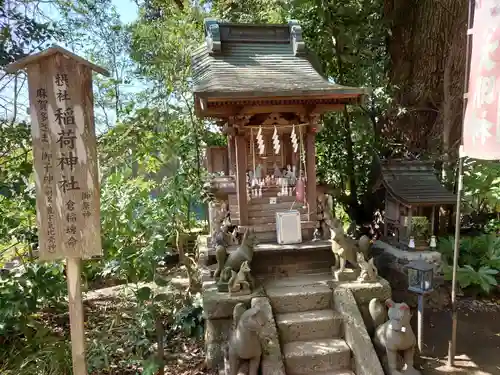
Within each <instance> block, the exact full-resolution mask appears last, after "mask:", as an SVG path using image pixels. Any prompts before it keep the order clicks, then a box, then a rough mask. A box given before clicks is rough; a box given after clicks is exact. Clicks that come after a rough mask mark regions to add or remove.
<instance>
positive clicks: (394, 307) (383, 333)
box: [368, 298, 420, 375]
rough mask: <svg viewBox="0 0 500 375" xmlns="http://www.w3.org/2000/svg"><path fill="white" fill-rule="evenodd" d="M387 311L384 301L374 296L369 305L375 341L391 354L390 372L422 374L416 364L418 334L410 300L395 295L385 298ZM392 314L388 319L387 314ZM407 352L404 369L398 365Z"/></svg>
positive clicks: (377, 347)
mask: <svg viewBox="0 0 500 375" xmlns="http://www.w3.org/2000/svg"><path fill="white" fill-rule="evenodd" d="M385 306H386V307H387V312H386V310H385V307H384V306H383V304H382V302H380V301H379V300H378V299H377V298H373V299H372V300H371V301H370V304H369V306H368V308H369V311H370V316H371V318H372V319H373V323H374V326H375V333H374V335H373V344H374V346H375V349H377V351H378V352H379V353H385V354H386V355H387V370H386V373H387V374H389V375H400V374H408V375H410V374H411V375H420V371H418V370H416V369H415V367H414V366H413V356H414V354H415V344H416V341H417V340H416V338H415V334H414V333H413V330H412V328H411V326H410V319H411V312H410V308H409V306H408V305H407V304H406V303H395V302H394V301H392V300H391V299H388V300H387V301H386V302H385ZM387 316H388V318H389V319H388V320H387V321H385V320H386V317H387ZM399 353H401V354H402V355H403V360H404V363H405V364H406V369H405V370H404V371H403V372H401V369H400V368H399V367H400V366H398V363H400V362H401V361H400V360H401V358H400V357H399Z"/></svg>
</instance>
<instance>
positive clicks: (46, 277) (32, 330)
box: [0, 263, 67, 340]
mask: <svg viewBox="0 0 500 375" xmlns="http://www.w3.org/2000/svg"><path fill="white" fill-rule="evenodd" d="M66 296H67V288H66V282H65V277H64V274H63V265H62V264H60V263H52V264H38V263H27V264H26V265H24V266H20V267H18V268H15V269H13V270H11V271H10V272H6V273H4V274H3V275H0V337H2V336H3V337H6V338H7V337H12V336H13V335H14V336H15V335H22V336H23V337H24V338H25V339H26V340H30V339H31V338H32V337H33V336H40V335H42V336H43V335H45V334H46V333H47V332H46V331H44V329H43V328H42V327H41V326H40V325H38V324H37V323H36V321H35V319H34V318H35V315H36V314H39V313H40V312H41V311H43V310H44V309H46V308H64V307H66V303H65V302H66Z"/></svg>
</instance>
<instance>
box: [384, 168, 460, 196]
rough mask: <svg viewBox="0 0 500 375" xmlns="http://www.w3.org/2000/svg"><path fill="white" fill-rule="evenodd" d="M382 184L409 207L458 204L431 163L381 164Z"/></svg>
mask: <svg viewBox="0 0 500 375" xmlns="http://www.w3.org/2000/svg"><path fill="white" fill-rule="evenodd" d="M381 169H382V183H383V184H384V186H385V188H386V189H387V190H388V192H389V194H390V195H392V196H393V197H394V198H396V199H397V200H399V201H400V202H402V203H405V204H407V205H410V206H412V205H417V206H418V205H438V204H456V201H457V197H456V195H455V194H453V193H452V192H450V191H449V190H448V189H446V188H445V187H444V186H443V185H442V184H441V182H440V181H439V180H438V178H437V176H436V173H435V169H434V167H433V163H432V162H425V161H420V160H401V159H397V160H386V161H383V162H382V163H381Z"/></svg>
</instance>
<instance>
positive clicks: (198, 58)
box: [192, 20, 366, 98]
mask: <svg viewBox="0 0 500 375" xmlns="http://www.w3.org/2000/svg"><path fill="white" fill-rule="evenodd" d="M205 33H206V40H207V42H206V43H205V44H204V45H202V46H200V47H199V48H197V49H196V50H195V52H194V53H193V56H192V64H193V65H192V67H193V72H194V85H195V88H194V92H195V94H198V95H200V96H203V97H207V98H209V97H224V96H227V97H270V96H327V95H328V96H332V95H333V96H337V97H339V98H342V97H345V98H347V97H351V98H352V97H355V98H356V97H358V98H359V97H361V96H362V95H363V94H365V93H366V91H365V90H364V89H360V88H354V87H346V86H340V85H336V84H333V83H331V82H329V81H328V80H326V79H325V78H324V77H323V76H322V75H321V74H320V73H318V71H316V70H315V69H314V67H313V65H312V64H311V62H310V60H309V56H308V53H307V50H306V48H305V45H304V42H303V41H302V36H301V29H300V26H299V25H298V24H297V23H295V22H294V21H291V22H290V23H289V25H249V24H230V23H222V22H218V21H214V20H205Z"/></svg>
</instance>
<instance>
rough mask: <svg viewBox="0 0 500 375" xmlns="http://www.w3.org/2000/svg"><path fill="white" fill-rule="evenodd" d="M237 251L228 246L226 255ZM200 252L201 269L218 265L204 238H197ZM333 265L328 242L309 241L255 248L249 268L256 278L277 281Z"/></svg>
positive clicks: (326, 269)
mask: <svg viewBox="0 0 500 375" xmlns="http://www.w3.org/2000/svg"><path fill="white" fill-rule="evenodd" d="M236 248H237V246H230V247H229V248H228V252H229V253H231V252H232V251H234V250H236ZM199 251H200V262H201V263H202V266H205V267H208V268H210V266H213V265H215V264H216V263H217V261H216V259H215V249H214V248H213V247H210V246H208V244H207V240H206V238H201V239H200V241H199ZM333 264H334V258H333V255H332V251H331V243H330V241H308V242H303V243H300V244H293V245H279V244H276V243H274V244H273V243H263V244H259V245H257V246H256V247H255V249H254V257H253V259H252V264H251V268H252V274H253V275H254V276H255V277H257V278H259V277H260V278H277V277H278V278H279V277H289V276H294V275H296V274H310V273H321V272H329V271H330V269H331V267H332V266H333ZM212 268H213V267H212Z"/></svg>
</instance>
